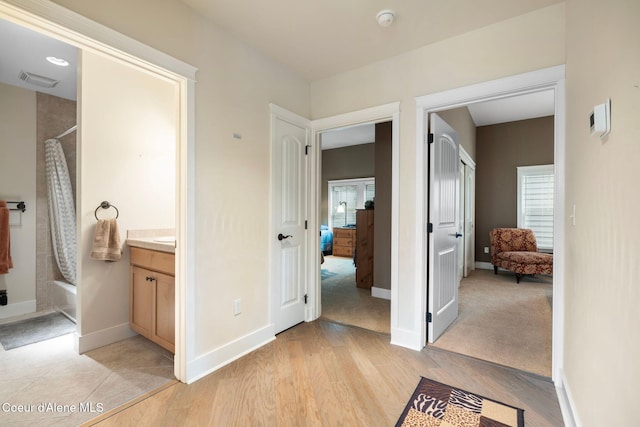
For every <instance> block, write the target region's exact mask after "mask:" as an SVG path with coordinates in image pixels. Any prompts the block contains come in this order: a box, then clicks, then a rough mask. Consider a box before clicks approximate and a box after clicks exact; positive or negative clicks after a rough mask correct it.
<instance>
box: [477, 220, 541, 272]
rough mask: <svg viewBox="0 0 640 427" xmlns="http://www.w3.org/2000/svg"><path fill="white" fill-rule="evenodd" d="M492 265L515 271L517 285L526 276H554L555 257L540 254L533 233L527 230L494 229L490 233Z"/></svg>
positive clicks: (495, 267)
mask: <svg viewBox="0 0 640 427" xmlns="http://www.w3.org/2000/svg"><path fill="white" fill-rule="evenodd" d="M489 241H490V244H491V248H490V253H491V264H493V271H494V272H495V274H498V267H502V268H505V269H507V270H509V271H513V272H514V273H515V274H516V283H520V279H521V278H522V276H523V275H525V274H553V255H551V254H545V253H541V252H538V244H537V243H536V237H535V235H534V234H533V231H531V230H529V229H527V228H494V229H493V230H491V231H490V232H489Z"/></svg>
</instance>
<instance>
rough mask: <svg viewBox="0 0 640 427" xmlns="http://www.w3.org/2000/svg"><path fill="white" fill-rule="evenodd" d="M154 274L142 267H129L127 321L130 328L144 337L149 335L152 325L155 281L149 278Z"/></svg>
mask: <svg viewBox="0 0 640 427" xmlns="http://www.w3.org/2000/svg"><path fill="white" fill-rule="evenodd" d="M154 274H156V273H154V272H152V271H150V270H147V269H144V268H140V267H131V288H130V295H129V323H130V324H131V329H133V330H134V331H136V332H138V333H139V334H141V335H144V336H146V337H148V336H150V335H151V330H152V325H153V310H154V304H153V298H154V290H155V282H154V281H153V280H150V279H151V278H152V277H153V275H154Z"/></svg>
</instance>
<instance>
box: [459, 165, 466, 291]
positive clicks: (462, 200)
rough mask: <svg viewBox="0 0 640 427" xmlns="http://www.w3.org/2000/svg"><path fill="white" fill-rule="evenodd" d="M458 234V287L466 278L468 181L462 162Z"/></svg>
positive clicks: (460, 169)
mask: <svg viewBox="0 0 640 427" xmlns="http://www.w3.org/2000/svg"><path fill="white" fill-rule="evenodd" d="M458 166H459V167H458V175H459V177H458V198H459V204H458V207H459V208H458V216H459V218H458V233H460V234H461V235H462V237H463V238H462V239H458V286H459V285H460V282H461V281H462V278H463V277H465V274H464V268H465V253H466V252H465V249H466V248H465V244H466V239H465V237H466V236H465V233H464V224H465V222H464V215H465V211H466V209H465V196H466V180H465V179H464V163H463V162H462V160H460V161H459V163H458Z"/></svg>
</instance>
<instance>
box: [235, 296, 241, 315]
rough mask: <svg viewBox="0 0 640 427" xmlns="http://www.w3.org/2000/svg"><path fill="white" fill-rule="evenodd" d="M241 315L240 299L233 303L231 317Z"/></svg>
mask: <svg viewBox="0 0 640 427" xmlns="http://www.w3.org/2000/svg"><path fill="white" fill-rule="evenodd" d="M240 313H242V301H241V300H240V299H237V300H234V301H233V315H234V316H237V315H238V314H240Z"/></svg>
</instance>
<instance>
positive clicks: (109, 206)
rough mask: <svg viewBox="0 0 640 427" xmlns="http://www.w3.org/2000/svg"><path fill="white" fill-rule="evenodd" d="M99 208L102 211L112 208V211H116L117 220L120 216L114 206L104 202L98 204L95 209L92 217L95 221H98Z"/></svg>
mask: <svg viewBox="0 0 640 427" xmlns="http://www.w3.org/2000/svg"><path fill="white" fill-rule="evenodd" d="M100 208H102V209H109V208H113V209H115V210H116V219H118V217H119V216H120V211H118V208H116V207H115V206H114V205H112V204H111V203H109V202H107V201H105V202H102V203H100V206H98V207H97V208H96V211H95V212H94V213H93V215H94V216H95V217H96V220H99V219H98V209H100Z"/></svg>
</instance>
